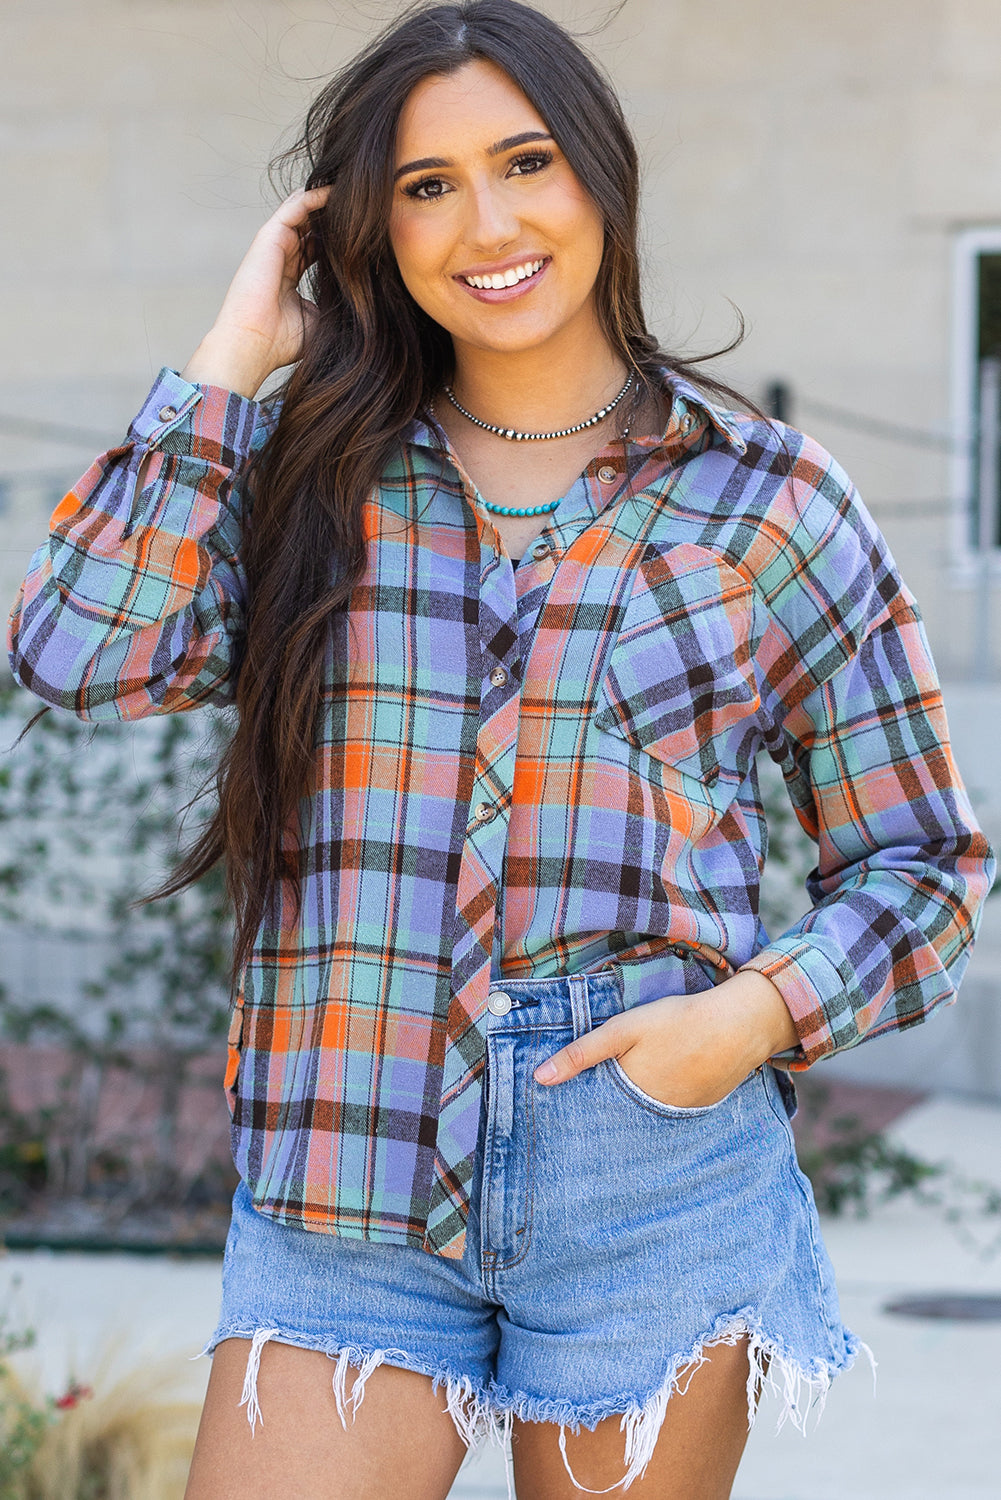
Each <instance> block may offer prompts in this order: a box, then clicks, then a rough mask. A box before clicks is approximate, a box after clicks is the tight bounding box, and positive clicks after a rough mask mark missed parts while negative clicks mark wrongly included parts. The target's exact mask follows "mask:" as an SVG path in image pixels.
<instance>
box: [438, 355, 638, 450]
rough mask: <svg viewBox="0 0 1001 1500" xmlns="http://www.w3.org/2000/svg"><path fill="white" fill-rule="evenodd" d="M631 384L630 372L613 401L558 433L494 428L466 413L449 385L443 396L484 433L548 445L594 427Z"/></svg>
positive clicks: (613, 406) (509, 439)
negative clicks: (553, 440)
mask: <svg viewBox="0 0 1001 1500" xmlns="http://www.w3.org/2000/svg"><path fill="white" fill-rule="evenodd" d="M632 383H633V372H632V371H631V370H630V372H629V374H628V375H627V376H626V383H625V385H624V386H623V387H622V389H621V391H620V392H619V394H618V395H617V396H616V397H615V399H614V400H612V401H609V403H608V405H607V406H603V407H602V408H601V410H600V411H596V412H595V413H594V416H593V417H588V418H587V420H586V421H584V422H575V423H574V425H573V426H572V427H561V428H560V430H559V431H558V432H519V431H518V429H517V428H516V427H495V426H494V424H493V422H481V421H480V419H479V417H474V416H473V414H472V412H471V411H467V410H466V408H465V407H464V406H461V405H460V404H459V402H458V401H457V400H456V399H455V392H454V391H453V390H452V387H451V386H450V385H446V386H445V387H444V390H445V395H446V396H447V397H448V399H449V400H450V401H451V403H452V405H453V406H454V407H455V409H456V411H461V412H462V415H463V416H464V417H465V418H466V420H467V421H469V422H473V423H475V425H476V426H477V427H482V428H483V431H484V432H495V433H496V434H497V436H498V437H502V438H507V440H508V442H510V443H548V442H549V441H551V439H552V438H564V437H572V436H573V435H574V433H575V432H583V431H584V429H585V427H594V426H595V424H596V423H598V422H601V421H603V420H604V418H605V417H607V416H608V414H609V412H611V411H614V410H615V408H616V407H617V406H618V404H619V402H620V401H621V400H622V398H623V396H624V395H625V394H626V392H627V391H628V390H629V387H630V386H631V385H632Z"/></svg>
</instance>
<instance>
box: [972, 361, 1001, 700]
mask: <svg viewBox="0 0 1001 1500" xmlns="http://www.w3.org/2000/svg"><path fill="white" fill-rule="evenodd" d="M999 522H1001V359H982V360H981V361H980V420H979V422H978V424H977V551H978V553H979V557H978V577H977V618H976V626H975V629H974V640H973V675H974V677H976V678H978V679H979V680H980V681H982V682H985V681H988V680H989V679H990V676H991V667H992V658H993V652H992V650H991V574H992V572H993V559H994V557H995V556H996V555H997V551H998V542H999V536H998V528H999Z"/></svg>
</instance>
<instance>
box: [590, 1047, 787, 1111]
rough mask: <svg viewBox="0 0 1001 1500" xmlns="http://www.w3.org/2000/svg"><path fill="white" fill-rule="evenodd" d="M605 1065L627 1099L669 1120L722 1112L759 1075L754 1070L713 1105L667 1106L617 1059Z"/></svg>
mask: <svg viewBox="0 0 1001 1500" xmlns="http://www.w3.org/2000/svg"><path fill="white" fill-rule="evenodd" d="M605 1063H606V1064H607V1066H608V1070H609V1072H610V1073H611V1076H612V1082H613V1083H614V1084H615V1086H616V1087H617V1088H618V1089H619V1090H620V1091H621V1092H622V1093H623V1094H625V1095H626V1096H627V1098H629V1099H631V1100H632V1101H633V1103H634V1104H638V1105H639V1106H640V1107H641V1108H642V1109H645V1110H648V1111H649V1112H650V1113H651V1114H655V1115H663V1116H665V1118H669V1119H671V1118H678V1119H696V1118H698V1117H700V1116H702V1115H712V1114H715V1113H716V1112H717V1110H722V1109H724V1107H725V1106H726V1105H727V1104H730V1103H732V1102H733V1101H734V1100H735V1099H736V1097H737V1095H738V1094H739V1093H740V1091H741V1090H742V1089H745V1088H746V1087H747V1085H748V1084H749V1083H753V1082H754V1080H755V1079H757V1078H759V1077H760V1074H761V1069H760V1068H755V1069H754V1072H753V1073H749V1074H748V1075H747V1077H746V1078H744V1079H742V1080H741V1081H740V1083H738V1084H737V1086H736V1088H732V1089H731V1090H730V1092H729V1093H728V1094H724V1095H723V1098H722V1099H717V1100H716V1101H715V1102H714V1103H713V1104H697V1105H685V1104H668V1103H667V1102H666V1101H665V1100H664V1099H655V1098H654V1096H653V1094H648V1093H646V1092H645V1091H644V1090H643V1089H641V1088H640V1086H639V1084H638V1083H634V1082H633V1080H632V1079H631V1078H630V1076H629V1074H628V1073H627V1072H626V1070H625V1068H624V1067H623V1066H622V1064H621V1063H620V1062H619V1060H618V1058H617V1057H608V1058H606V1059H605Z"/></svg>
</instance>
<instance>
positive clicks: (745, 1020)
mask: <svg viewBox="0 0 1001 1500" xmlns="http://www.w3.org/2000/svg"><path fill="white" fill-rule="evenodd" d="M699 998H700V999H704V1000H705V1001H706V1003H707V1004H708V1005H710V1006H711V1007H712V1008H713V1010H714V1013H715V1016H714V1019H715V1024H716V1025H717V1026H718V1027H719V1029H720V1033H721V1036H722V1037H724V1038H726V1039H727V1040H728V1041H729V1042H730V1045H731V1046H734V1047H737V1048H739V1049H741V1050H742V1051H743V1053H744V1055H745V1058H746V1061H747V1064H748V1071H750V1070H751V1069H753V1068H756V1067H758V1066H759V1064H761V1063H763V1062H767V1061H768V1059H769V1058H770V1057H774V1056H775V1054H776V1053H778V1052H784V1051H786V1050H787V1048H790V1047H795V1046H796V1045H797V1043H798V1041H799V1034H798V1032H797V1031H796V1023H795V1022H794V1021H793V1018H792V1015H791V1014H790V1011H789V1008H788V1006H787V1005H786V1003H785V1001H784V1000H783V998H782V993H781V991H780V990H779V989H778V987H777V985H775V984H773V983H772V981H771V980H770V979H768V978H767V977H766V976H765V975H764V974H760V973H759V972H758V971H757V970H756V969H739V970H738V971H737V972H736V973H735V974H733V975H732V976H731V977H730V978H729V979H727V980H726V981H725V982H724V983H723V984H721V985H718V986H717V987H716V989H714V990H710V991H709V992H708V993H707V994H706V995H705V996H700V997H699Z"/></svg>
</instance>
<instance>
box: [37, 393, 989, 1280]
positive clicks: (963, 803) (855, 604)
mask: <svg viewBox="0 0 1001 1500" xmlns="http://www.w3.org/2000/svg"><path fill="white" fill-rule="evenodd" d="M665 384H666V389H667V390H668V391H669V393H670V395H671V410H670V417H669V421H668V424H667V427H666V430H665V431H664V433H663V434H662V435H658V436H656V437H653V438H648V439H646V440H637V441H630V442H629V443H628V444H627V445H626V447H625V448H624V449H623V445H622V444H621V443H620V444H618V445H617V447H616V446H613V447H609V448H607V449H606V450H605V451H604V452H602V453H600V454H599V455H598V456H597V457H596V458H595V459H594V460H593V461H592V462H591V463H590V464H589V465H588V466H587V469H586V470H585V472H584V473H583V474H582V475H581V477H580V478H579V479H578V480H577V481H576V483H575V484H574V485H573V486H572V487H571V489H570V490H569V492H568V493H567V495H566V496H565V497H564V498H563V499H562V501H561V503H560V505H559V506H558V508H557V509H556V511H555V512H554V513H553V514H552V515H550V516H549V518H548V521H547V525H546V530H545V532H544V533H543V535H542V537H541V538H540V539H539V540H538V541H537V542H536V543H535V544H534V545H533V546H532V547H531V548H530V549H529V552H528V554H527V555H526V557H525V558H524V560H523V561H522V562H521V564H520V565H519V566H517V567H514V566H512V562H511V560H510V558H509V557H508V555H507V554H506V552H505V550H504V547H503V545H502V544H501V541H500V539H499V537H498V535H497V533H496V531H495V530H494V528H493V527H492V526H491V524H490V518H489V513H488V512H486V510H485V509H484V508H483V505H482V501H481V499H480V497H479V495H478V494H477V492H476V490H475V487H474V485H473V484H472V482H471V481H470V479H469V477H468V476H467V475H466V474H465V473H464V472H463V470H462V467H461V465H460V463H459V461H458V459H457V457H456V455H455V454H454V453H453V452H452V451H451V450H450V449H447V448H443V447H442V446H441V444H440V442H439V440H438V438H437V437H436V435H435V434H434V433H433V432H432V431H431V430H429V428H428V427H427V426H425V425H423V424H422V423H420V422H416V423H414V424H413V426H412V428H411V429H410V430H409V431H408V432H406V433H404V434H403V435H402V438H401V442H400V445H399V449H398V452H397V453H396V456H395V458H394V459H393V461H392V462H391V463H390V464H389V465H388V467H387V470H386V473H385V476H384V479H383V481H382V484H381V486H380V487H379V489H378V491H377V492H376V493H374V494H373V495H372V497H371V498H370V500H369V502H368V503H367V505H366V507H365V512H364V524H365V528H366V534H367V538H368V567H367V571H366V573H365V576H364V577H363V578H362V580H361V582H360V583H359V584H358V586H357V588H356V590H355V592H354V594H353V596H352V599H351V601H350V608H349V612H348V615H341V616H340V617H338V618H335V619H334V620H332V641H331V651H330V654H329V657H328V666H327V677H326V682H325V686H324V694H323V707H322V713H321V715H320V718H319V721H318V723H317V728H316V771H315V777H314V780H313V785H312V787H311V789H310V792H309V794H308V795H307V796H305V797H304V798H303V800H302V803H301V809H300V819H299V832H298V836H299V844H300V850H301V870H302V880H303V887H302V905H301V909H300V910H299V912H298V914H294V913H293V910H292V906H291V903H290V901H289V900H288V898H287V895H286V894H285V893H284V892H282V891H278V892H277V896H276V901H275V903H274V915H273V918H271V919H269V920H268V921H267V922H266V923H265V925H264V926H263V927H262V929H261V931H260V933H259V934H258V938H257V942H256V944H255V948H254V952H253V955H252V958H251V960H250V962H249V964H248V966H247V968H246V971H245V973H244V974H243V976H242V981H241V984H240V986H239V990H238V994H237V999H236V1008H235V1012H234V1024H233V1027H232V1028H231V1033H230V1061H229V1069H228V1073H227V1090H228V1096H229V1102H230V1107H231V1110H232V1116H233V1140H234V1154H235V1158H236V1161H237V1165H238V1167H239V1170H240V1172H241V1174H242V1175H243V1177H244V1178H245V1180H246V1181H247V1183H248V1185H249V1187H250V1189H251V1191H252V1194H253V1198H254V1201H255V1203H256V1205H257V1207H258V1208H259V1209H260V1210H261V1211H262V1212H264V1213H266V1214H269V1215H272V1216H273V1217H275V1218H276V1219H279V1220H283V1221H285V1222H288V1223H294V1224H299V1225H302V1226H304V1227H306V1228H308V1229H314V1230H325V1231H329V1232H334V1233H338V1234H343V1235H349V1236H355V1237H362V1238H370V1239H374V1240H382V1241H386V1242H396V1243H405V1244H409V1245H415V1246H420V1247H422V1248H424V1249H425V1250H427V1251H430V1252H432V1253H439V1254H443V1255H446V1256H458V1255H460V1254H461V1252H462V1248H463V1242H464V1233H465V1223H466V1216H467V1209H468V1187H469V1181H470V1176H471V1171H472V1165H473V1155H474V1151H475V1146H476V1139H477V1126H478V1119H479V1113H480V1097H481V1088H482V1084H483V1078H484V1065H485V1016H486V1004H487V996H488V989H489V985H490V982H491V977H492V976H493V977H497V976H501V977H503V976H505V975H506V976H535V977H540V976H546V975H553V974H559V973H567V972H582V971H593V970H597V969H601V968H606V967H608V966H609V965H610V964H615V965H618V966H619V968H620V973H621V976H622V982H623V986H624V989H625V991H626V995H627V998H628V999H629V1000H630V1001H636V1000H639V1001H642V1000H645V999H648V998H652V997H653V996H655V995H657V994H666V993H681V992H685V991H686V990H687V991H691V990H697V989H704V988H707V987H708V986H709V984H710V983H711V982H712V980H713V979H714V978H719V977H723V976H725V975H727V974H729V973H732V972H733V971H734V970H735V969H737V968H740V967H742V966H743V967H753V968H756V969H759V970H760V971H761V972H763V973H764V974H766V975H768V977H769V978H770V979H771V980H772V981H773V982H774V983H775V984H776V985H777V986H778V988H779V990H780V991H781V993H782V995H783V998H784V999H785V1001H786V1003H787V1004H788V1007H789V1010H790V1012H791V1013H792V1015H793V1017H794V1019H795V1023H796V1027H797V1031H798V1034H799V1046H798V1047H797V1048H796V1049H794V1051H793V1052H792V1053H791V1054H789V1055H787V1057H786V1061H787V1063H788V1065H789V1066H791V1067H792V1068H793V1069H795V1068H801V1067H806V1066H808V1065H809V1064H811V1063H813V1062H815V1061H816V1059H818V1058H821V1057H823V1056H825V1055H826V1054H829V1053H832V1052H836V1051H839V1050H842V1049H844V1048H846V1047H851V1046H853V1045H855V1044H856V1043H858V1042H859V1041H861V1040H862V1039H863V1038H865V1037H867V1036H878V1035H880V1034H882V1033H884V1032H887V1031H891V1030H894V1029H897V1028H903V1027H906V1026H909V1025H912V1024H914V1023H915V1022H917V1021H919V1020H921V1019H922V1018H923V1017H924V1016H925V1015H926V1014H927V1013H928V1012H929V1011H930V1010H931V1009H932V1008H933V1007H935V1006H937V1005H940V1004H943V1003H947V1002H948V1001H950V1000H951V999H952V998H953V997H954V994H955V989H956V985H957V983H958V981H959V978H960V976H961V974H962V972H963V969H964V968H965V966H966V962H967V959H968V956H969V947H970V943H971V941H972V937H973V934H974V930H975V926H976V918H977V910H978V906H979V903H980V901H981V899H982V897H983V895H984V893H985V891H986V890H987V888H988V886H989V884H990V879H991V873H992V859H991V854H990V850H989V848H988V846H987V844H986V842H985V840H984V837H983V835H982V834H981V833H980V831H979V829H978V827H977V824H976V822H975V820H974V818H973V815H972V812H971V809H970V806H969V803H968V801H967V797H966V794H965V792H964V790H963V787H962V783H961V781H960V779H959V776H958V774H957V771H956V768H955V766H954V764H953V760H952V756H951V753H950V750H949V741H948V733H947V729H946V723H945V719H944V717H943V712H942V703H941V698H940V694H939V688H938V684H937V681H936V677H935V672H934V668H933V665H932V662H931V658H930V656H929V652H928V647H927V644H926V640H925V636H924V633H923V629H922V626H921V623H920V619H919V615H918V611H917V609H916V606H915V603H914V600H913V598H912V597H911V595H910V593H909V592H908V591H907V589H906V587H905V586H904V585H903V584H902V582H901V580H900V578H899V576H898V574H897V572H896V569H895V567H894V564H893V560H892V558H891V557H890V555H889V553H888V551H887V548H886V545H885V543H884V541H883V540H882V538H881V536H880V535H879V532H878V531H877V529H876V528H875V526H874V524H873V522H872V521H871V519H870V517H869V516H868V515H867V513H866V511H865V509H864V508H863V506H862V505H861V503H860V501H859V499H858V497H857V496H856V494H855V492H854V491H853V489H852V487H851V485H850V484H849V482H848V480H847V478H846V476H845V475H844V473H843V472H842V471H841V470H840V469H839V468H838V466H837V465H836V464H835V463H834V461H833V460H832V459H831V458H830V456H829V455H828V454H827V453H825V452H824V451H823V450H822V449H821V448H820V447H819V446H818V445H817V444H816V443H814V442H813V441H811V440H810V439H808V438H806V437H804V436H803V435H802V434H801V433H798V432H796V431H794V430H792V429H788V428H781V427H779V426H778V425H777V424H768V423H765V422H763V421H759V420H756V419H751V418H747V417H743V416H740V415H738V414H736V413H734V412H729V411H725V410H721V409H718V408H716V407H714V406H712V405H710V404H707V402H706V401H705V400H704V399H703V398H701V397H700V395H699V394H698V392H697V391H696V390H695V389H694V388H693V387H691V386H690V385H688V384H686V383H685V382H683V381H680V380H678V379H675V378H674V377H672V376H670V375H669V374H667V375H666V377H665ZM272 420H273V413H271V412H269V410H268V409H267V407H266V406H264V405H261V404H258V403H256V402H254V401H250V400H246V399H244V398H242V397H240V396H237V395H235V394H233V393H232V392H229V391H225V390H221V389H218V388H215V387H211V386H203V387H199V386H195V385H192V384H189V383H188V382H187V381H185V380H183V379H182V378H181V377H180V376H178V375H177V374H175V373H174V372H172V371H169V370H165V371H163V372H162V373H161V375H160V377H159V378H158V380H157V382H156V384H155V385H154V387H153V390H152V392H151V393H150V395H149V397H148V398H147V400H146V403H145V405H144V406H143V409H142V411H141V412H140V414H139V416H138V417H137V418H136V420H135V422H134V423H133V425H132V426H131V428H130V430H129V434H128V438H127V440H126V442H125V443H124V444H123V446H121V447H119V448H116V449H113V450H112V451H111V452H109V453H107V454H105V455H103V456H102V457H101V458H99V459H98V460H97V461H96V462H95V463H94V465H93V466H92V467H91V468H90V469H89V470H88V472H87V473H86V474H85V475H84V476H83V478H82V479H81V480H80V482H79V483H78V484H77V485H76V486H75V487H74V489H73V490H72V491H71V492H70V493H69V494H68V495H67V496H66V498H65V500H64V501H63V502H62V504H61V505H60V506H59V507H58V508H57V509H56V512H55V514H54V516H53V518H52V523H51V531H50V535H49V539H48V541H47V542H46V543H45V544H44V545H43V546H42V547H41V548H40V549H39V550H38V552H37V553H36V554H35V556H34V558H33V559H32V562H31V565H30V570H29V573H28V576H27V579H26V581H25V584H24V586H23V589H22V591H21V594H20V596H19V598H18V600H17V602H16V604H15V606H14V610H13V613H12V617H11V626H10V649H11V660H12V664H13V667H14V670H15V672H16V674H17V676H18V677H19V679H20V680H21V682H23V683H24V684H25V685H26V686H27V687H29V688H30V689H32V691H34V692H35V693H37V694H38V695H39V696H41V697H42V698H44V699H45V700H46V701H48V702H49V703H51V704H54V705H57V706H58V707H60V708H64V709H69V710H71V711H72V712H74V713H76V714H78V715H80V716H81V717H83V718H86V719H110V718H121V719H132V718H139V717H142V716H144V715H147V714H158V713H170V712H176V711H184V710H188V709H193V708H196V707H198V706H199V705H201V704H205V703H212V702H226V701H230V700H231V698H232V695H233V686H234V683H233V677H234V672H233V663H234V661H235V660H237V659H238V652H239V640H240V634H241V630H242V628H243V620H244V610H245V604H246V584H245V578H244V574H243V571H242V568H241V561H240V535H241V503H242V501H241V471H242V469H243V468H244V466H245V463H246V460H247V457H248V455H249V454H250V452H251V451H252V449H253V448H254V447H255V445H258V444H260V443H262V442H264V441H266V439H267V435H268V432H269V431H270V423H271V421H272ZM783 445H784V446H783ZM348 616H349V617H350V621H351V627H352V628H351V629H350V630H349V629H348V625H347V620H348ZM761 749H764V750H766V751H767V752H768V753H769V754H770V755H771V756H773V757H774V759H775V760H776V761H777V762H778V763H779V765H780V766H781V768H782V771H783V773H784V775H785V781H786V786H787V788H788V791H789V795H790V797H791V799H792V803H793V806H794V808H795V810H796V813H797V815H798V817H799V820H800V822H801V823H802V824H803V826H804V827H805V828H806V829H807V830H808V832H809V833H810V834H811V835H812V837H813V838H814V839H815V840H816V841H817V844H818V853H817V866H816V869H815V870H814V872H813V874H812V876H811V877H810V880H809V882H808V894H809V898H810V901H811V903H812V905H811V909H810V910H809V911H808V912H807V913H806V915H804V917H803V918H802V920H801V921H799V922H797V923H796V924H795V926H793V927H792V928H791V929H790V930H789V931H788V932H785V933H782V934H776V935H775V936H773V937H771V938H769V936H768V935H767V934H766V933H765V932H764V931H763V929H762V926H761V924H760V921H759V918H758V911H757V898H758V882H759V875H760V871H761V868H762V864H763V860H764V856H765V837H766V836H765V831H764V827H763V819H762V813H761V806H760V801H759V794H758V783H757V777H756V770H755V766H756V755H757V753H758V752H759V751H760V750H761Z"/></svg>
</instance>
